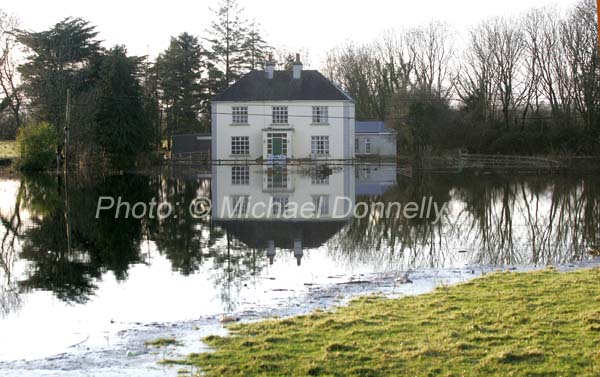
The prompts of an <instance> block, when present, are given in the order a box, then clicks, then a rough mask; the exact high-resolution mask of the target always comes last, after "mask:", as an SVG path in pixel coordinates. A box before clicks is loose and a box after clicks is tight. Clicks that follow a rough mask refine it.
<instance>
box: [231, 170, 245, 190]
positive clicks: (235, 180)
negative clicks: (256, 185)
mask: <svg viewBox="0 0 600 377" xmlns="http://www.w3.org/2000/svg"><path fill="white" fill-rule="evenodd" d="M231 184H232V185H234V186H242V185H248V184H250V167H249V166H233V167H231Z"/></svg>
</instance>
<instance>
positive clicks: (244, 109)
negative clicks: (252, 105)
mask: <svg viewBox="0 0 600 377" xmlns="http://www.w3.org/2000/svg"><path fill="white" fill-rule="evenodd" d="M231 114H232V118H233V119H232V123H233V124H248V106H234V107H232V108H231Z"/></svg>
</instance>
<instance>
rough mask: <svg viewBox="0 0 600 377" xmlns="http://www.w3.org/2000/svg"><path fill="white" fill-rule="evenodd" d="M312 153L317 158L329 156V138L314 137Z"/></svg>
mask: <svg viewBox="0 0 600 377" xmlns="http://www.w3.org/2000/svg"><path fill="white" fill-rule="evenodd" d="M310 149H311V153H312V154H313V155H316V156H325V155H328V154H329V136H312V137H311V143H310Z"/></svg>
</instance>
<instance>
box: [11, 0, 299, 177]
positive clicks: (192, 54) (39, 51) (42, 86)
mask: <svg viewBox="0 0 600 377" xmlns="http://www.w3.org/2000/svg"><path fill="white" fill-rule="evenodd" d="M211 10H212V9H211ZM212 12H213V21H212V23H211V24H210V25H209V27H208V28H207V29H206V31H205V33H204V35H203V36H201V37H200V36H195V35H192V34H190V33H187V32H184V33H182V34H180V35H178V36H174V37H172V38H171V40H170V43H169V46H168V47H167V49H166V50H164V51H163V52H162V53H160V54H159V56H158V57H157V58H156V59H155V60H152V61H151V60H150V59H149V57H147V56H144V57H138V56H131V55H130V54H129V53H128V51H127V48H126V47H125V46H121V45H117V46H114V47H112V48H109V49H107V48H103V47H102V46H101V41H100V39H99V37H98V36H99V33H98V31H97V29H96V27H95V26H94V25H92V24H90V23H89V22H88V21H86V20H83V19H80V18H66V19H64V20H62V21H60V22H58V23H57V24H56V25H54V26H53V27H51V28H50V29H48V30H44V31H40V32H33V31H26V30H22V29H20V28H19V24H18V20H17V19H16V18H15V17H12V16H10V15H8V14H6V13H3V12H1V11H0V46H1V47H0V48H1V50H0V59H1V60H0V87H1V89H2V92H1V93H2V94H0V126H1V127H0V128H2V129H3V132H2V136H4V137H10V134H11V132H12V135H13V137H14V133H15V130H16V129H18V128H19V127H21V125H23V124H24V123H28V122H46V123H49V124H51V125H52V126H53V127H54V128H55V129H56V132H57V135H58V144H57V146H56V149H57V155H58V156H62V157H64V150H63V149H64V144H65V143H66V140H67V138H66V137H65V138H64V139H63V134H64V133H65V132H64V131H65V129H66V128H67V127H68V129H69V137H68V140H69V155H72V156H73V157H75V156H76V159H75V158H70V160H71V161H74V162H77V163H85V162H86V161H98V160H101V161H106V162H107V163H110V164H111V165H113V166H117V167H130V166H132V165H133V164H135V163H136V161H137V160H138V159H139V157H140V156H143V157H144V159H146V160H147V159H148V158H147V156H148V155H152V151H157V150H158V149H159V148H160V147H167V148H168V147H169V146H170V145H168V142H167V143H166V145H165V143H164V141H168V140H170V138H171V135H173V134H180V133H186V132H202V131H208V130H209V129H210V126H209V121H210V106H209V105H208V103H209V99H210V98H211V97H212V96H213V95H215V94H216V93H218V92H220V91H222V90H223V89H224V88H226V87H227V86H228V85H230V84H231V83H232V82H234V81H235V80H237V79H238V78H239V77H240V76H241V75H242V74H244V73H245V72H247V71H249V70H252V69H257V68H258V67H259V66H260V65H261V64H262V63H263V62H264V60H265V57H266V54H267V52H268V51H269V50H270V47H269V45H268V44H267V42H266V41H265V40H264V38H263V36H262V34H261V31H260V26H259V25H258V24H257V23H256V22H250V21H249V20H248V19H247V18H245V17H244V11H243V9H242V8H241V7H240V6H239V5H238V3H237V2H236V0H222V1H221V3H220V4H219V5H218V7H217V8H215V9H214V10H212ZM19 48H22V49H24V51H25V53H26V56H25V59H24V60H23V61H19V59H17V55H18V51H17V50H18V49H19ZM290 55H291V54H290ZM287 59H288V60H289V59H291V58H290V57H287ZM17 62H18V63H19V64H17ZM67 90H68V91H69V99H67ZM67 102H69V110H68V113H69V114H67ZM67 119H69V124H66V122H67Z"/></svg>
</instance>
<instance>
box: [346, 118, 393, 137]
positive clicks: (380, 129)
mask: <svg viewBox="0 0 600 377" xmlns="http://www.w3.org/2000/svg"><path fill="white" fill-rule="evenodd" d="M354 132H355V133H357V134H381V133H390V132H391V131H390V130H389V129H388V128H386V127H385V123H384V122H382V121H379V120H370V121H356V126H355V128H354Z"/></svg>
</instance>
